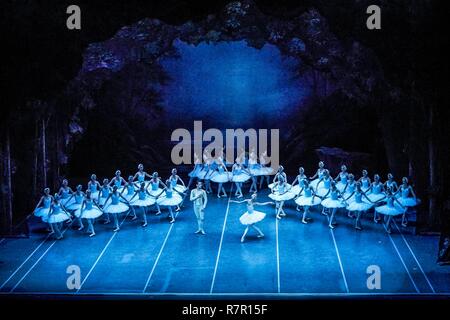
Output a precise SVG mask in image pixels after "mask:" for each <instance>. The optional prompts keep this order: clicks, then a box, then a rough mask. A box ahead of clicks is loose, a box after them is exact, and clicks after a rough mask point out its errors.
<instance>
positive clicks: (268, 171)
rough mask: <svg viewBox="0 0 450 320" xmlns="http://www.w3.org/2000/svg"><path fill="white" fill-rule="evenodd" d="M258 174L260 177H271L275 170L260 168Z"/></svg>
mask: <svg viewBox="0 0 450 320" xmlns="http://www.w3.org/2000/svg"><path fill="white" fill-rule="evenodd" d="M259 173H260V174H259V175H260V176H271V175H273V174H275V170H274V169H272V168H271V167H261V168H260V169H259Z"/></svg>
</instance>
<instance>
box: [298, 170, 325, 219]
mask: <svg viewBox="0 0 450 320" xmlns="http://www.w3.org/2000/svg"><path fill="white" fill-rule="evenodd" d="M300 184H301V186H302V188H301V189H300V190H299V192H298V193H297V197H296V198H295V203H296V204H297V208H298V207H303V217H302V223H304V224H307V223H308V220H309V218H308V217H307V214H308V212H309V208H310V207H314V206H318V205H319V204H320V203H321V202H322V199H321V198H320V197H318V196H317V195H316V193H315V191H314V188H313V187H312V186H311V185H310V184H309V181H308V179H307V178H306V177H305V178H304V179H302V180H300ZM291 190H292V189H291ZM298 211H300V210H298Z"/></svg>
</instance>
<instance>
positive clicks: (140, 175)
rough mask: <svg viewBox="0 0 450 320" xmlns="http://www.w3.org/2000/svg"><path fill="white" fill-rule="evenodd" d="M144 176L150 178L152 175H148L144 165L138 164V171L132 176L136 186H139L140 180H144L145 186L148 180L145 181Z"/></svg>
mask: <svg viewBox="0 0 450 320" xmlns="http://www.w3.org/2000/svg"><path fill="white" fill-rule="evenodd" d="M145 178H149V179H151V178H152V176H151V175H149V174H148V173H147V172H146V171H144V165H143V164H142V163H139V164H138V171H137V172H136V173H135V174H134V176H133V181H134V182H135V183H137V184H136V186H140V185H141V183H142V182H144V183H145V184H146V186H147V185H148V181H145Z"/></svg>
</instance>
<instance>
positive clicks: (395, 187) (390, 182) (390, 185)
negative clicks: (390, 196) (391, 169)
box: [384, 173, 398, 194]
mask: <svg viewBox="0 0 450 320" xmlns="http://www.w3.org/2000/svg"><path fill="white" fill-rule="evenodd" d="M384 188H385V189H387V188H390V189H391V191H392V193H394V194H395V193H397V190H398V185H397V182H396V181H395V180H394V176H393V175H392V173H388V175H387V180H386V182H385V183H384Z"/></svg>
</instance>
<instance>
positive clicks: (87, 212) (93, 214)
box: [75, 207, 103, 219]
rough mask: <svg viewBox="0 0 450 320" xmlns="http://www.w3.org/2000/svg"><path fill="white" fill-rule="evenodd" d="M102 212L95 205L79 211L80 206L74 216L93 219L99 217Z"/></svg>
mask: <svg viewBox="0 0 450 320" xmlns="http://www.w3.org/2000/svg"><path fill="white" fill-rule="evenodd" d="M102 214H103V212H102V211H101V210H100V209H99V208H96V207H92V208H91V209H84V210H83V212H81V208H80V209H78V210H77V211H75V217H77V218H84V219H95V218H98V217H100V216H101V215H102Z"/></svg>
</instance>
